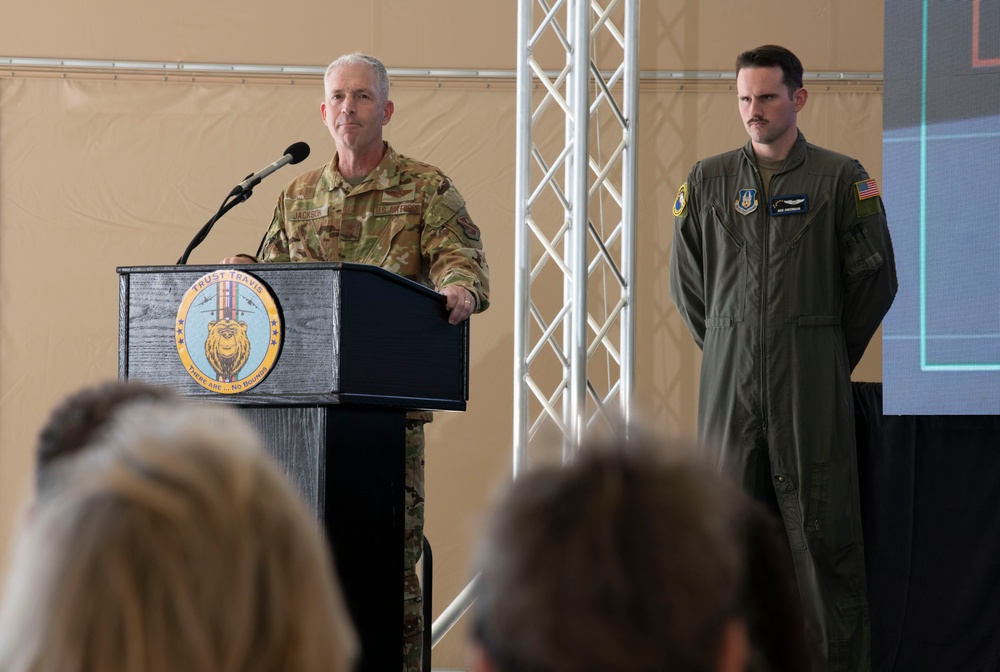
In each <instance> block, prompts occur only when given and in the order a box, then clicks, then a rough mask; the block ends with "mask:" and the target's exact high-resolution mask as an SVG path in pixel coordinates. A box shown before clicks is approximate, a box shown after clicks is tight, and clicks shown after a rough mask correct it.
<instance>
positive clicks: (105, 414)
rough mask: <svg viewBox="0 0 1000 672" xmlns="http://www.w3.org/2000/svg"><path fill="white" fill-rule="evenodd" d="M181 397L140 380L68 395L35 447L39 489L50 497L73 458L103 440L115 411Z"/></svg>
mask: <svg viewBox="0 0 1000 672" xmlns="http://www.w3.org/2000/svg"><path fill="white" fill-rule="evenodd" d="M179 399H180V397H179V396H178V395H177V394H176V393H175V392H174V391H173V390H172V389H171V388H169V387H164V386H157V385H150V384H147V383H143V382H138V381H117V380H114V381H107V382H104V383H100V384H98V385H95V386H92V387H87V388H84V389H82V390H79V391H78V392H75V393H73V394H71V395H69V396H67V397H66V398H65V399H63V401H62V402H61V403H60V404H59V405H58V406H56V407H55V408H54V409H53V410H52V412H51V413H50V414H49V417H48V419H47V420H46V422H45V424H44V425H43V426H42V429H41V431H40V432H39V435H38V445H37V447H36V449H35V492H36V495H37V498H38V499H39V500H44V499H46V498H48V497H49V496H50V495H51V494H52V493H53V492H55V491H56V490H58V488H59V487H60V485H61V484H62V483H63V481H64V480H65V477H66V475H67V473H68V470H69V468H70V467H71V462H72V458H74V457H76V456H77V455H78V454H79V453H80V452H81V451H83V450H85V449H86V448H87V446H89V445H91V444H93V443H94V442H95V441H98V440H100V438H101V435H102V432H103V430H104V429H105V428H106V427H107V426H108V425H109V424H110V422H111V420H113V419H114V417H115V413H117V412H118V411H119V410H121V409H122V408H126V407H128V406H129V405H131V404H149V403H157V402H162V401H167V400H179Z"/></svg>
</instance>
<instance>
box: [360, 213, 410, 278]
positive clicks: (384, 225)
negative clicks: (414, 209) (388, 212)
mask: <svg viewBox="0 0 1000 672" xmlns="http://www.w3.org/2000/svg"><path fill="white" fill-rule="evenodd" d="M379 220H383V221H379ZM384 220H388V221H384ZM420 258H421V257H420V216H419V215H397V216H393V217H389V218H382V217H378V218H375V220H374V221H372V222H369V223H368V225H367V226H366V227H365V229H364V232H363V233H362V235H361V240H360V241H359V243H358V252H357V255H356V259H357V261H358V262H360V263H362V264H372V265H374V266H381V267H382V268H386V269H389V270H390V271H392V272H394V273H398V274H399V275H419V271H420Z"/></svg>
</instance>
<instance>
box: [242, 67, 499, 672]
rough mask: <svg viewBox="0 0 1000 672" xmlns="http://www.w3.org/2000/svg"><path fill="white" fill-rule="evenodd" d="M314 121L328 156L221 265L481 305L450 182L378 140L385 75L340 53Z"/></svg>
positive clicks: (412, 641) (408, 485)
mask: <svg viewBox="0 0 1000 672" xmlns="http://www.w3.org/2000/svg"><path fill="white" fill-rule="evenodd" d="M324 88H325V96H324V99H323V102H322V104H321V105H320V114H321V115H322V118H323V123H324V124H326V127H327V128H328V129H329V131H330V134H331V135H332V136H333V139H334V142H335V144H336V146H337V153H336V154H335V155H334V157H333V160H332V161H331V162H330V163H328V164H326V165H325V166H322V167H321V168H317V169H315V170H311V171H309V172H307V173H304V174H302V175H300V176H298V177H297V178H295V179H294V180H292V181H291V182H290V183H289V184H288V186H287V187H285V190H284V191H283V192H282V194H281V196H280V197H279V198H278V204H277V207H276V208H275V210H274V219H273V220H272V222H271V226H270V228H269V229H268V230H267V233H266V234H265V235H264V239H263V240H262V241H261V245H260V249H259V250H258V251H257V254H256V255H255V256H250V255H237V256H235V257H229V258H227V259H225V260H223V261H224V262H225V263H248V262H288V261H307V262H308V261H349V262H358V263H364V264H373V265H375V266H381V267H382V268H385V269H387V270H390V271H392V272H394V273H398V274H399V275H402V276H403V277H406V278H409V279H411V280H414V281H416V282H419V283H421V284H423V285H426V286H427V287H431V288H433V289H436V290H438V291H439V292H440V293H441V294H443V295H444V296H445V297H446V298H447V303H446V308H447V310H448V311H449V317H448V321H449V322H450V323H452V324H458V323H460V322H461V321H462V320H465V319H467V318H468V317H469V316H470V315H471V314H472V313H478V312H482V311H484V310H486V308H487V307H488V306H489V283H490V281H489V268H488V267H487V264H486V257H485V256H484V254H483V246H482V241H481V238H480V232H479V229H478V228H477V227H476V225H475V224H474V223H473V222H472V219H471V218H470V217H469V213H468V212H467V211H466V209H465V200H464V199H463V198H462V196H461V194H459V193H458V190H457V189H455V187H454V185H453V184H452V182H451V180H449V179H448V178H447V177H446V176H445V175H443V174H442V173H441V171H440V170H438V169H437V168H435V167H434V166H430V165H427V164H425V163H421V162H419V161H415V160H413V159H410V158H407V157H405V156H401V155H399V154H397V153H396V151H395V150H394V149H393V148H392V147H391V146H390V145H389V144H388V143H387V142H384V141H383V139H382V127H383V126H384V125H386V124H388V123H389V120H390V118H391V117H392V113H393V103H392V101H391V100H389V76H388V74H387V73H386V70H385V67H384V66H383V65H382V63H381V62H380V61H379V60H378V59H376V58H373V57H371V56H365V55H362V54H347V55H344V56H341V57H340V58H338V59H336V60H335V61H334V62H333V63H331V64H330V66H329V67H328V68H327V71H326V76H325V77H324ZM430 421H431V414H430V413H419V412H413V413H408V414H407V416H406V457H405V459H406V476H405V490H406V506H405V532H406V541H405V550H404V563H403V577H404V578H403V580H404V596H403V599H404V613H403V636H404V670H406V671H407V672H418V671H419V670H420V662H421V648H422V647H421V642H422V639H421V638H422V633H423V629H424V623H423V616H422V608H421V602H422V599H421V591H420V583H419V580H418V579H417V574H416V563H417V560H418V559H419V558H420V553H421V546H422V544H423V523H424V423H426V422H430Z"/></svg>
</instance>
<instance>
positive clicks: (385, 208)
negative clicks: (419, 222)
mask: <svg viewBox="0 0 1000 672" xmlns="http://www.w3.org/2000/svg"><path fill="white" fill-rule="evenodd" d="M419 214H420V204H419V203H396V204H395V205H376V206H375V216H376V217H379V216H381V215H419Z"/></svg>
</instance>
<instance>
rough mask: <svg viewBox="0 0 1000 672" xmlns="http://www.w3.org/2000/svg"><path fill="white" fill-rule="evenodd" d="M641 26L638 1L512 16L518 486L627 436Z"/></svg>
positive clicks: (533, 1)
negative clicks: (588, 445)
mask: <svg viewBox="0 0 1000 672" xmlns="http://www.w3.org/2000/svg"><path fill="white" fill-rule="evenodd" d="M638 20H639V0H554V1H552V2H549V0H519V2H518V37H517V39H518V62H517V166H516V167H517V172H516V187H515V201H516V203H515V206H516V221H515V224H516V232H515V235H516V251H515V266H516V268H515V279H514V292H515V296H514V301H515V332H514V474H515V475H517V474H518V473H519V472H520V471H521V470H522V469H523V468H524V467H526V466H527V464H528V463H529V461H531V460H539V459H548V458H547V457H546V456H545V455H544V453H545V452H546V451H548V450H549V449H550V448H551V447H552V446H553V445H555V446H556V447H557V449H558V446H560V445H561V456H559V457H561V459H562V460H563V461H567V460H569V459H572V456H573V454H574V453H575V450H576V448H577V447H578V446H579V445H580V443H581V441H582V440H583V439H584V438H585V436H586V435H588V434H589V433H591V432H595V431H597V432H607V431H610V432H615V433H621V432H624V431H627V428H628V423H629V408H630V404H631V400H632V392H633V386H634V373H635V364H634V350H635V347H634V346H635V302H634V300H633V297H634V292H635V279H636V269H635V241H636V222H635V218H636V171H637V160H636V149H637V147H636V139H637V131H636V120H637V110H638V82H639V71H638V35H639V30H638ZM619 26H621V28H619ZM549 457H551V456H549Z"/></svg>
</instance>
